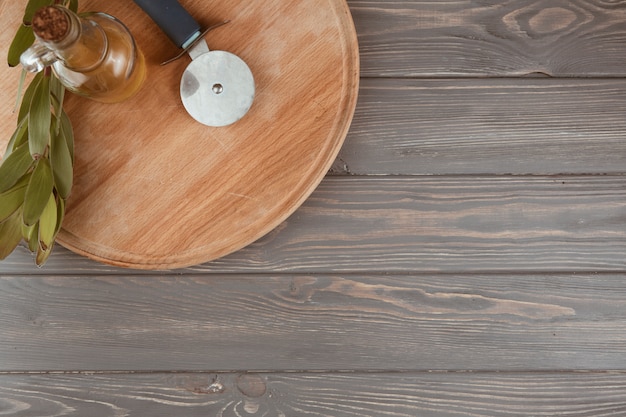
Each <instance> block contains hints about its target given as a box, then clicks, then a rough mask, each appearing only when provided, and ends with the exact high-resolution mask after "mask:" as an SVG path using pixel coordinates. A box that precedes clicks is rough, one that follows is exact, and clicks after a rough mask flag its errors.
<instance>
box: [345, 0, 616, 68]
mask: <svg viewBox="0 0 626 417" xmlns="http://www.w3.org/2000/svg"><path fill="white" fill-rule="evenodd" d="M348 3H349V5H350V8H351V10H352V15H353V17H354V21H355V25H356V28H357V33H358V34H359V43H360V48H361V62H362V71H361V73H362V75H364V76H367V77H377V76H383V77H407V76H408V77H416V76H429V77H439V76H485V75H492V76H494V75H495V76H520V75H526V74H533V73H544V74H549V75H552V76H574V77H580V76H582V77H588V76H624V75H625V74H626V67H625V66H624V60H625V59H626V27H625V26H624V24H623V22H624V21H625V20H626V9H625V8H624V7H623V6H622V5H620V4H617V3H614V2H590V1H585V0H572V1H568V2H563V1H560V2H537V1H533V0H521V1H518V0H500V1H488V2H485V1H480V0H470V1H454V0H442V1H418V0H405V1H380V0H349V2H348Z"/></svg>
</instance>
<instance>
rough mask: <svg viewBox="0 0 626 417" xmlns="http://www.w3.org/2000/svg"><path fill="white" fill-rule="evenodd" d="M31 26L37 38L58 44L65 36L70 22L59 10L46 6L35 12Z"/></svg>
mask: <svg viewBox="0 0 626 417" xmlns="http://www.w3.org/2000/svg"><path fill="white" fill-rule="evenodd" d="M32 26H33V32H34V33H35V35H37V36H38V37H39V38H41V39H43V40H44V41H51V42H58V41H61V40H63V38H64V37H65V35H67V33H68V31H69V27H70V21H69V18H68V17H67V14H66V13H65V12H64V11H63V10H62V9H61V8H59V7H55V6H46V7H42V8H40V9H39V10H37V11H36V12H35V14H34V16H33V22H32Z"/></svg>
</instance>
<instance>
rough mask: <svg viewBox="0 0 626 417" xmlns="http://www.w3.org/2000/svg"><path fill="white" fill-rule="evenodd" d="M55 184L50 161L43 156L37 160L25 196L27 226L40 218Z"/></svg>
mask: <svg viewBox="0 0 626 417" xmlns="http://www.w3.org/2000/svg"><path fill="white" fill-rule="evenodd" d="M53 186H54V179H53V178H52V170H51V168H50V162H49V161H48V159H47V158H41V159H40V160H38V161H37V165H36V166H35V169H34V170H33V174H32V175H31V177H30V182H29V183H28V188H26V195H25V196H24V214H23V217H24V219H23V220H24V224H25V225H26V226H31V225H33V224H35V223H36V222H37V220H39V218H40V217H41V213H42V212H43V210H44V208H45V207H46V204H48V198H49V197H50V194H51V193H52V187H53Z"/></svg>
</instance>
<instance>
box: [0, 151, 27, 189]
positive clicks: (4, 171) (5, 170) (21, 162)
mask: <svg viewBox="0 0 626 417" xmlns="http://www.w3.org/2000/svg"><path fill="white" fill-rule="evenodd" d="M32 165H33V158H32V156H30V153H29V152H28V145H27V144H26V143H25V144H23V145H22V146H20V147H19V148H17V149H16V150H15V151H14V152H13V153H11V155H9V156H8V157H7V158H6V159H5V160H4V162H2V165H0V193H3V192H5V191H7V190H8V189H9V188H11V187H13V185H15V183H16V182H17V181H18V180H19V179H20V178H22V177H23V176H24V174H26V171H28V169H29V168H30V167H31V166H32Z"/></svg>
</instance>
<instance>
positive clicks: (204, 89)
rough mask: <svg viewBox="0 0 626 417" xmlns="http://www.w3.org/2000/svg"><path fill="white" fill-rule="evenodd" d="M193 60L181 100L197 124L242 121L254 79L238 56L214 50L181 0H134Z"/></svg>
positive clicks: (182, 87)
mask: <svg viewBox="0 0 626 417" xmlns="http://www.w3.org/2000/svg"><path fill="white" fill-rule="evenodd" d="M134 2H135V3H136V4H137V5H138V6H139V7H141V8H142V9H143V11H145V12H146V13H147V14H148V16H150V17H151V18H152V20H154V22H155V23H156V24H157V25H158V26H159V27H160V28H161V29H162V30H163V32H165V34H166V35H167V36H168V37H169V38H170V40H171V41H172V42H174V43H175V44H176V46H178V47H180V48H182V52H181V53H180V54H178V56H176V57H174V58H173V59H171V60H168V61H166V62H164V64H166V63H168V62H171V61H173V60H175V59H178V58H179V57H181V56H182V55H184V54H185V53H188V54H189V56H190V57H191V59H192V61H191V63H190V64H189V65H188V66H187V68H186V69H185V71H184V72H183V76H182V79H181V82H180V97H181V99H182V102H183V105H184V106H185V109H186V110H187V112H188V113H189V115H191V117H193V118H194V119H195V120H196V121H198V122H200V123H202V124H204V125H207V126H213V127H221V126H228V125H230V124H232V123H235V122H236V121H237V120H239V119H241V118H242V117H243V116H245V114H246V113H247V112H248V110H249V109H250V107H251V106H252V102H253V101H254V91H255V85H254V77H253V75H252V71H250V68H249V67H248V65H247V64H246V63H245V62H244V61H243V60H242V59H241V58H239V57H238V56H237V55H235V54H232V53H230V52H226V51H210V50H209V47H208V45H207V43H206V41H205V40H204V35H205V34H206V33H207V32H208V31H210V30H211V29H214V28H215V27H217V26H221V25H222V24H224V23H226V22H223V23H220V24H217V25H214V26H211V27H209V28H208V29H206V30H205V31H202V30H201V28H200V25H199V24H198V23H197V22H196V21H195V19H194V18H193V17H192V16H191V15H190V14H189V13H188V12H187V10H185V9H184V8H183V7H182V6H181V5H180V3H178V1H177V0H134Z"/></svg>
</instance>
